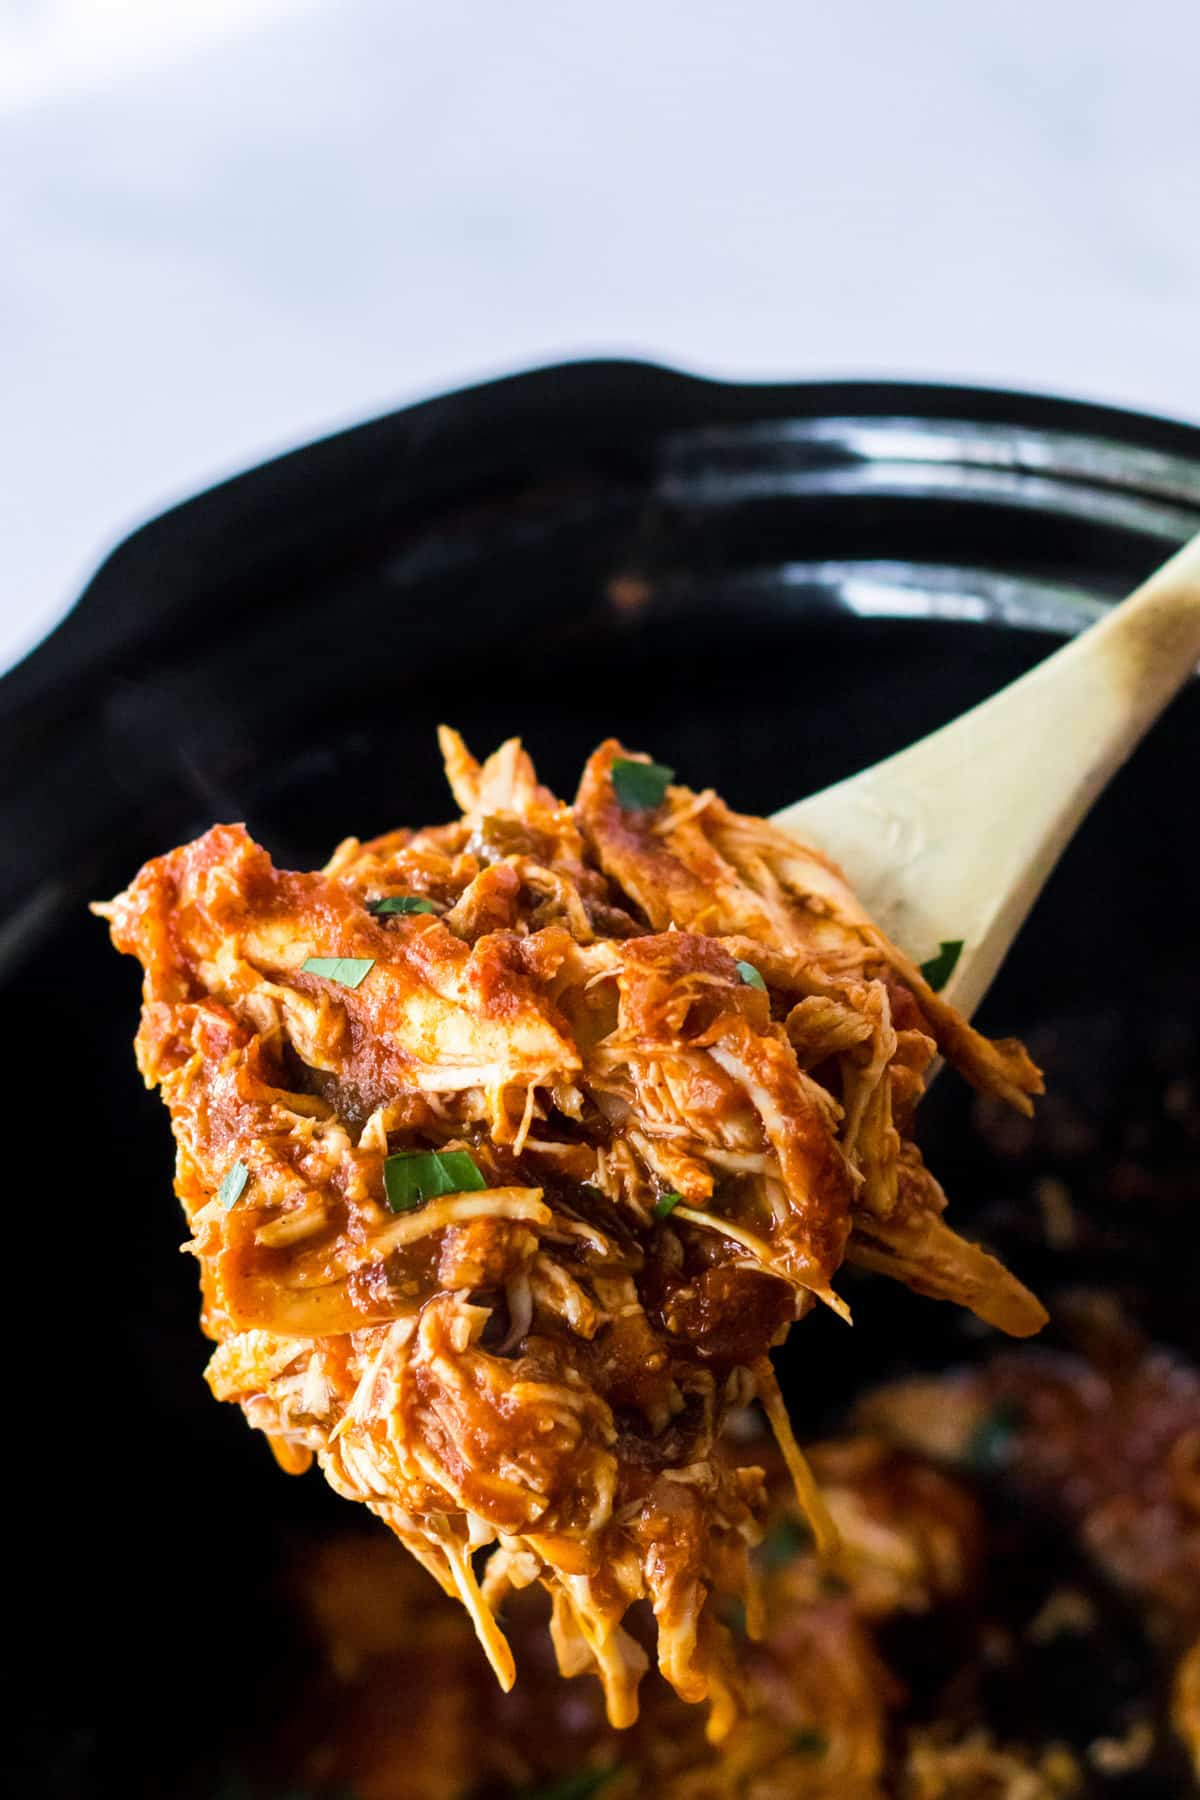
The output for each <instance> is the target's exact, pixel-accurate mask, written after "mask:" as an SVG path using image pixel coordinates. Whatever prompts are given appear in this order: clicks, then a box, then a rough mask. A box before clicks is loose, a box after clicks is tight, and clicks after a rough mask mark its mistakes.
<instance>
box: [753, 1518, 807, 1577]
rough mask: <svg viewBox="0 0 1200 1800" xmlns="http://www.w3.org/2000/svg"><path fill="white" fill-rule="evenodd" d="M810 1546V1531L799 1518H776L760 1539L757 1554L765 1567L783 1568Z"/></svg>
mask: <svg viewBox="0 0 1200 1800" xmlns="http://www.w3.org/2000/svg"><path fill="white" fill-rule="evenodd" d="M811 1548H812V1533H811V1532H810V1531H809V1530H808V1528H807V1526H805V1525H802V1524H801V1523H800V1521H799V1519H776V1521H775V1523H774V1524H773V1525H772V1527H771V1529H770V1530H769V1531H768V1533H767V1535H766V1537H765V1538H764V1539H763V1541H762V1547H761V1549H760V1550H759V1555H760V1556H761V1558H762V1563H763V1567H764V1568H765V1569H784V1568H786V1567H787V1565H788V1563H790V1562H792V1561H794V1559H795V1558H796V1557H797V1556H799V1555H800V1554H801V1552H802V1551H805V1550H809V1549H811Z"/></svg>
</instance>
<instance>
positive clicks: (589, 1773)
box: [516, 1767, 621, 1800]
mask: <svg viewBox="0 0 1200 1800" xmlns="http://www.w3.org/2000/svg"><path fill="white" fill-rule="evenodd" d="M620 1772H621V1771H620V1769H619V1767H618V1768H608V1769H577V1770H576V1771H575V1773H574V1774H573V1775H564V1776H563V1778H562V1780H561V1781H551V1782H548V1783H547V1784H546V1786H545V1787H538V1788H522V1789H521V1791H520V1793H519V1794H518V1795H517V1796H516V1800H591V1797H592V1795H593V1794H598V1793H599V1792H600V1790H601V1788H603V1787H606V1786H607V1785H608V1783H609V1782H610V1781H611V1780H612V1778H613V1776H614V1775H619V1774H620Z"/></svg>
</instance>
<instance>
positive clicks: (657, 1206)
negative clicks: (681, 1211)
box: [654, 1194, 683, 1219]
mask: <svg viewBox="0 0 1200 1800" xmlns="http://www.w3.org/2000/svg"><path fill="white" fill-rule="evenodd" d="M682 1199H683V1195H682V1194H660V1195H659V1196H658V1199H657V1200H656V1201H655V1202H654V1216H655V1218H656V1219H669V1218H670V1216H671V1214H672V1213H673V1212H674V1211H675V1208H676V1207H677V1206H678V1205H679V1202H680V1201H681V1200H682Z"/></svg>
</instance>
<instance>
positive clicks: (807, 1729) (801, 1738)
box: [792, 1725, 829, 1756]
mask: <svg viewBox="0 0 1200 1800" xmlns="http://www.w3.org/2000/svg"><path fill="white" fill-rule="evenodd" d="M828 1748H829V1739H828V1738H827V1737H826V1736H825V1733H824V1732H823V1731H818V1730H817V1728H816V1726H815V1725H802V1726H801V1727H800V1730H799V1731H795V1732H793V1733H792V1749H793V1750H794V1751H795V1752H796V1754H797V1755H798V1756H824V1754H825V1752H826V1751H827V1750H828Z"/></svg>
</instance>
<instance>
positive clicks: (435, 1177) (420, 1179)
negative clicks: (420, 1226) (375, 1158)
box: [383, 1150, 487, 1213]
mask: <svg viewBox="0 0 1200 1800" xmlns="http://www.w3.org/2000/svg"><path fill="white" fill-rule="evenodd" d="M383 1186H384V1191H385V1193H386V1194H387V1203H388V1205H389V1206H390V1207H391V1209H392V1211H393V1212H396V1213H400V1212H415V1211H416V1209H417V1207H418V1206H420V1205H421V1204H422V1203H423V1202H424V1201H426V1200H436V1199H437V1198H438V1196H439V1195H441V1194H465V1193H468V1192H470V1191H471V1190H473V1189H475V1188H485V1187H486V1186H487V1182H486V1181H485V1180H484V1178H483V1176H482V1175H481V1174H480V1172H479V1168H478V1165H477V1164H476V1161H475V1158H474V1157H473V1156H472V1155H471V1152H470V1151H469V1150H399V1151H397V1153H396V1155H395V1156H389V1157H388V1158H387V1159H386V1160H385V1162H384V1165H383Z"/></svg>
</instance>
